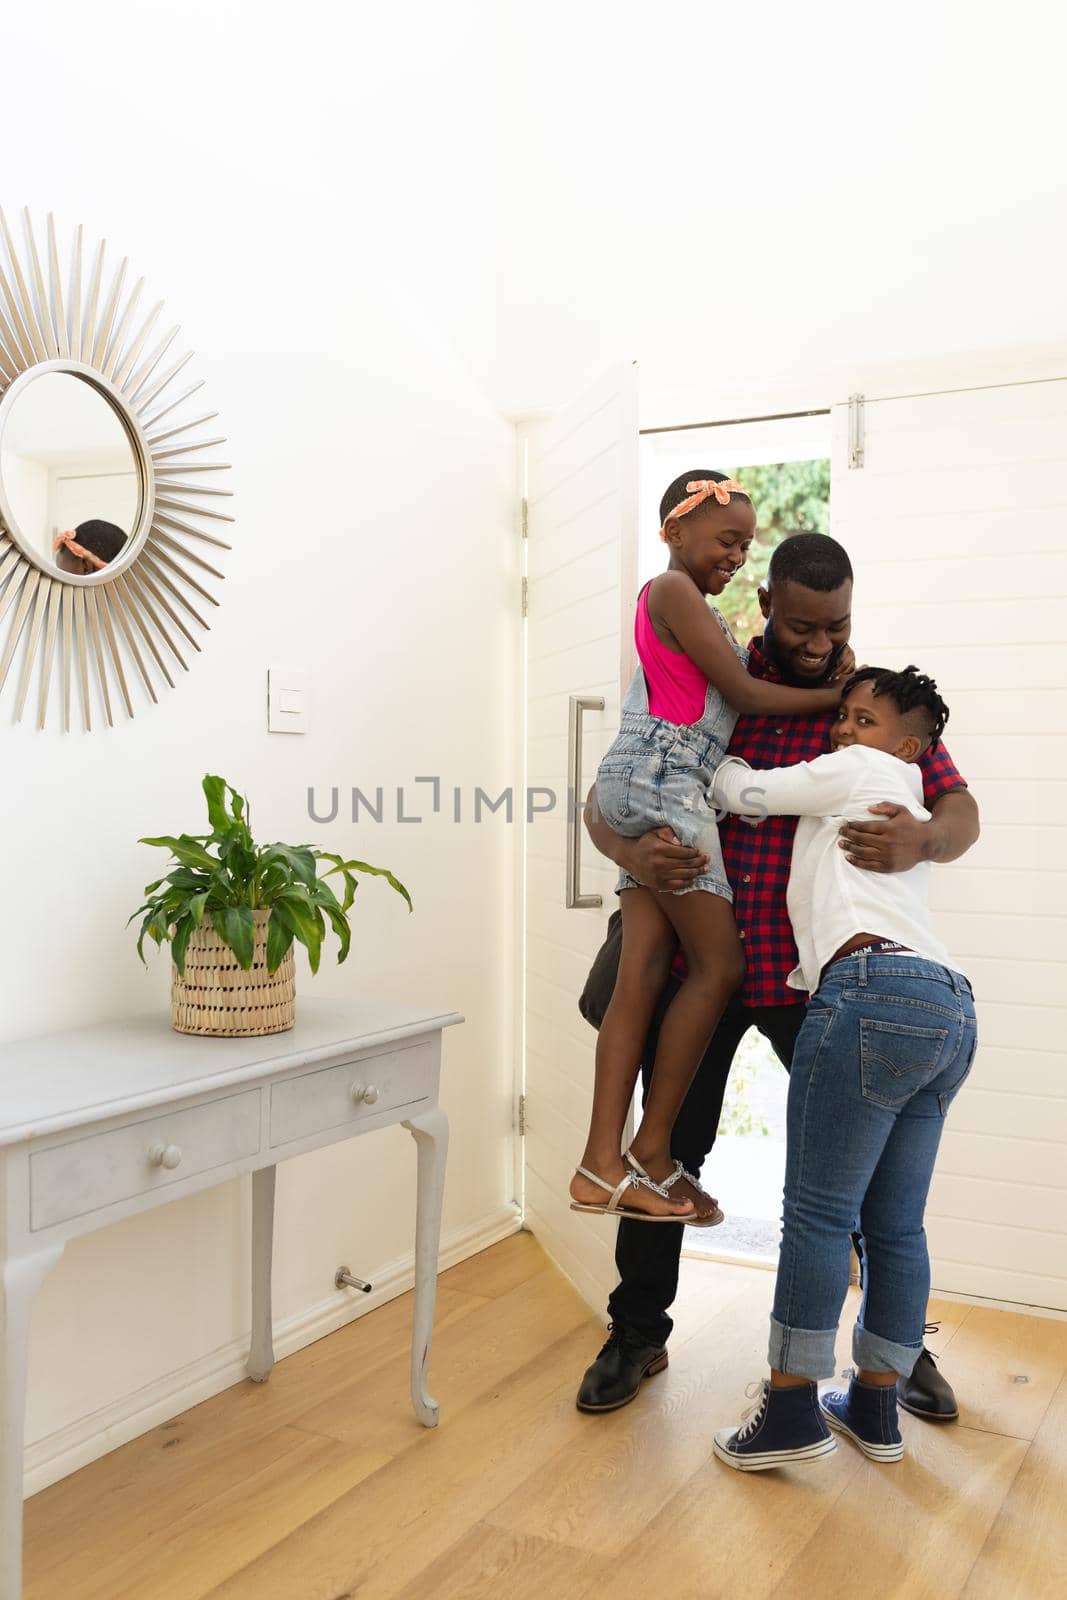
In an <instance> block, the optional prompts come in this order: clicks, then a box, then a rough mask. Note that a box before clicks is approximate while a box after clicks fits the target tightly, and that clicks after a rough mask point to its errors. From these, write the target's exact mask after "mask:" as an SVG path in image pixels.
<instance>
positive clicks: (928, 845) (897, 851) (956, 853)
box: [838, 789, 981, 872]
mask: <svg viewBox="0 0 1067 1600" xmlns="http://www.w3.org/2000/svg"><path fill="white" fill-rule="evenodd" d="M867 809H868V811H870V812H872V813H873V814H874V815H876V816H878V817H880V818H882V819H884V820H881V821H878V822H845V823H842V825H841V828H840V830H839V831H840V837H839V839H838V843H839V844H840V846H841V848H842V850H844V851H845V852H846V853H847V855H848V859H849V860H850V861H851V862H852V865H853V866H854V867H865V868H866V869H867V871H868V872H907V870H908V868H909V867H914V866H915V865H916V864H917V863H918V862H920V861H958V860H959V858H960V856H962V855H966V853H967V851H968V850H969V849H970V848H971V846H972V844H974V842H975V840H976V839H977V838H978V835H979V833H980V832H981V821H980V819H979V816H978V807H977V806H976V805H975V801H974V796H973V795H972V794H971V793H970V791H969V790H967V789H950V790H949V791H948V793H947V794H942V795H939V796H938V798H937V799H936V800H935V801H934V802H933V804H932V805H931V807H930V820H929V822H920V821H919V820H918V818H917V817H913V816H912V814H911V812H910V811H908V810H907V808H906V807H904V806H897V805H893V804H891V803H890V802H889V801H888V800H882V801H881V802H880V803H879V804H878V805H876V806H868V807H867Z"/></svg>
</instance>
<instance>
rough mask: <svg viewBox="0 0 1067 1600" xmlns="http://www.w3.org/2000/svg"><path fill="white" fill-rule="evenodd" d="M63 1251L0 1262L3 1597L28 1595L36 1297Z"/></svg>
mask: <svg viewBox="0 0 1067 1600" xmlns="http://www.w3.org/2000/svg"><path fill="white" fill-rule="evenodd" d="M62 1254H63V1246H62V1245H61V1244H57V1245H52V1246H50V1247H49V1248H48V1249H47V1250H41V1251H39V1252H38V1253H37V1254H36V1255H32V1256H17V1257H15V1258H14V1259H12V1260H9V1261H5V1262H4V1263H3V1265H2V1267H0V1600H20V1597H21V1594H22V1474H23V1448H24V1445H25V1438H26V1372H27V1365H28V1355H29V1340H30V1308H31V1307H32V1305H33V1297H34V1295H35V1294H36V1293H37V1291H38V1289H39V1288H40V1287H41V1284H42V1283H43V1282H44V1280H45V1278H46V1277H47V1276H48V1274H49V1272H50V1271H51V1270H52V1268H53V1267H54V1266H55V1264H56V1262H57V1261H58V1260H59V1258H60V1256H61V1255H62Z"/></svg>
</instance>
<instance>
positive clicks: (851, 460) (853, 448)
mask: <svg viewBox="0 0 1067 1600" xmlns="http://www.w3.org/2000/svg"><path fill="white" fill-rule="evenodd" d="M863 446H864V419H863V396H862V395H861V394H850V395H849V397H848V464H849V467H850V468H853V467H862V465H863Z"/></svg>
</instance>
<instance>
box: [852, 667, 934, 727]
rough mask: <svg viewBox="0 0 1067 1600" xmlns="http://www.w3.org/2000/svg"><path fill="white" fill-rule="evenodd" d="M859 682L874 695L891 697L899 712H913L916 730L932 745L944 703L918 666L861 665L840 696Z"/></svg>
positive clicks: (903, 714)
mask: <svg viewBox="0 0 1067 1600" xmlns="http://www.w3.org/2000/svg"><path fill="white" fill-rule="evenodd" d="M859 683H869V684H870V686H871V693H872V694H873V695H875V696H876V697H877V696H878V695H885V696H886V698H887V699H889V700H892V702H893V704H894V705H895V706H896V708H897V710H898V711H899V712H900V714H901V716H904V717H907V716H910V715H911V714H912V713H914V714H915V715H914V719H913V720H914V723H915V726H916V731H917V732H918V730H919V728H920V727H921V729H922V732H923V734H924V735H925V737H926V742H927V744H928V745H929V746H931V747H933V746H934V745H936V743H937V741H938V740H939V739H940V737H941V735H942V734H943V733H944V731H945V723H946V722H947V721H948V706H947V705H946V704H945V702H944V701H943V700H942V698H941V696H940V695H939V694H938V692H937V684H936V683H935V682H934V680H933V678H930V677H928V676H927V674H926V673H925V672H920V671H919V669H918V667H915V666H910V667H904V668H903V669H902V670H901V671H900V672H894V671H892V670H891V668H889V667H861V668H860V670H859V672H854V673H853V674H852V676H851V678H849V680H848V682H847V683H846V684H845V686H844V688H843V689H842V690H841V698H842V700H844V699H845V697H846V696H847V695H848V694H849V692H850V691H851V690H852V689H854V688H855V687H856V685H857V684H859Z"/></svg>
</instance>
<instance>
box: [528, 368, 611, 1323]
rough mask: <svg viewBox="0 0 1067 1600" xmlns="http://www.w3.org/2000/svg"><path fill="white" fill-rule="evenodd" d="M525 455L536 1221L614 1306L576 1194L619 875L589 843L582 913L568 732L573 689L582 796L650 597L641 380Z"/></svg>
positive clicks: (537, 440) (536, 1228) (595, 1226)
mask: <svg viewBox="0 0 1067 1600" xmlns="http://www.w3.org/2000/svg"><path fill="white" fill-rule="evenodd" d="M524 437H525V443H526V449H527V500H528V521H527V527H528V550H527V570H528V607H529V622H528V628H527V782H528V784H529V785H530V786H531V787H534V788H537V787H543V788H546V789H550V790H552V791H553V793H554V795H555V796H556V803H555V806H554V807H553V809H552V810H551V811H550V812H547V813H545V814H543V815H540V816H537V817H535V819H534V820H533V821H532V822H531V823H530V825H529V826H528V828H527V831H526V1138H525V1146H524V1149H525V1177H526V1217H527V1221H528V1224H529V1226H530V1228H531V1229H532V1230H533V1232H534V1233H535V1234H537V1236H538V1238H539V1239H540V1240H541V1242H542V1243H543V1244H544V1246H545V1248H546V1250H547V1251H548V1252H549V1254H550V1255H551V1256H553V1257H554V1259H555V1260H556V1261H557V1262H558V1264H559V1265H560V1267H562V1269H563V1271H564V1272H566V1273H567V1274H568V1276H569V1277H570V1278H571V1279H572V1280H573V1281H574V1283H575V1284H576V1285H577V1287H578V1288H579V1289H580V1290H581V1292H582V1294H583V1295H584V1296H585V1297H586V1299H587V1300H588V1301H589V1303H590V1305H592V1306H593V1307H594V1309H595V1310H597V1311H600V1312H602V1311H603V1309H604V1304H605V1301H606V1299H607V1296H608V1294H609V1292H610V1290H611V1287H612V1285H613V1284H614V1282H615V1266H614V1244H615V1230H614V1227H612V1226H611V1225H609V1224H607V1223H603V1222H600V1221H599V1220H598V1219H597V1218H589V1217H586V1216H582V1215H581V1214H579V1213H578V1212H574V1211H571V1210H570V1209H569V1206H570V1201H569V1196H568V1193H567V1186H568V1184H569V1182H570V1178H571V1175H572V1173H573V1171H574V1165H575V1162H576V1161H577V1160H578V1159H579V1157H580V1155H581V1151H582V1146H583V1144H584V1142H585V1135H586V1125H587V1122H588V1117H589V1108H590V1103H591V1095H592V1084H593V1056H594V1046H595V1042H596V1036H595V1034H594V1033H593V1031H592V1029H591V1028H590V1027H589V1026H588V1024H587V1023H586V1022H584V1021H583V1020H582V1018H581V1016H580V1015H579V1013H578V996H579V994H580V992H581V989H582V985H583V984H584V982H585V978H586V975H587V973H588V970H589V966H590V964H591V962H592V959H593V957H594V955H595V954H596V952H597V950H598V949H599V947H600V944H601V941H602V939H603V937H604V928H605V925H606V922H607V917H608V913H609V912H610V911H611V910H612V909H613V907H614V903H615V901H614V894H613V889H614V885H615V878H616V869H615V868H614V867H613V866H611V865H610V863H608V862H604V861H602V860H600V858H599V857H597V856H596V854H595V852H594V851H593V849H592V847H591V846H590V845H589V844H588V843H587V842H586V843H584V845H583V850H582V873H581V884H580V889H581V892H582V893H584V894H587V895H590V894H599V895H600V896H601V899H602V904H601V905H600V906H599V907H594V908H581V909H578V908H574V909H568V908H567V905H566V894H565V885H566V863H567V858H568V849H569V844H570V839H571V828H572V827H574V826H577V827H579V828H580V827H581V823H580V820H578V819H574V820H573V821H572V820H571V818H570V816H569V810H568V794H567V791H568V786H569V785H570V784H571V783H572V781H573V779H572V774H570V773H569V771H568V748H569V747H568V726H569V714H570V699H571V696H572V695H583V696H590V697H597V696H599V697H601V698H602V699H603V700H604V709H603V710H602V711H586V713H585V715H584V723H583V771H582V774H581V777H580V782H579V785H578V791H579V797H580V798H581V797H584V795H585V792H586V790H587V789H588V787H589V785H590V783H591V782H592V779H593V776H594V775H595V772H596V767H597V763H598V761H599V759H600V757H601V756H602V755H603V753H604V751H605V750H606V749H607V747H608V745H609V744H610V742H611V740H612V739H613V738H614V737H615V733H616V731H617V729H618V725H619V698H620V695H619V691H620V683H621V681H622V680H623V679H624V678H625V677H628V676H629V671H630V666H631V662H632V659H633V647H632V637H633V606H634V601H635V599H636V529H635V515H636V503H637V437H638V435H637V374H636V369H635V368H634V367H633V366H632V365H627V366H625V367H621V368H619V369H618V370H617V371H614V372H612V373H609V374H608V375H607V376H606V377H605V378H604V379H603V380H602V381H601V382H600V383H598V384H597V385H596V386H595V388H594V389H593V390H591V391H590V392H589V393H588V394H586V395H584V396H582V397H581V399H580V400H578V401H577V402H576V403H575V404H574V405H572V406H569V407H567V409H566V411H564V412H562V413H560V414H559V415H558V416H556V417H553V418H552V419H551V420H550V421H548V422H544V423H539V424H537V425H536V426H532V427H530V428H529V429H526V430H524Z"/></svg>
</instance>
